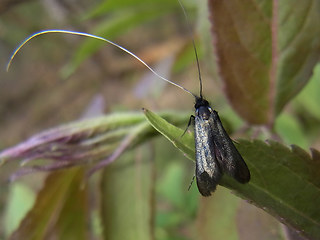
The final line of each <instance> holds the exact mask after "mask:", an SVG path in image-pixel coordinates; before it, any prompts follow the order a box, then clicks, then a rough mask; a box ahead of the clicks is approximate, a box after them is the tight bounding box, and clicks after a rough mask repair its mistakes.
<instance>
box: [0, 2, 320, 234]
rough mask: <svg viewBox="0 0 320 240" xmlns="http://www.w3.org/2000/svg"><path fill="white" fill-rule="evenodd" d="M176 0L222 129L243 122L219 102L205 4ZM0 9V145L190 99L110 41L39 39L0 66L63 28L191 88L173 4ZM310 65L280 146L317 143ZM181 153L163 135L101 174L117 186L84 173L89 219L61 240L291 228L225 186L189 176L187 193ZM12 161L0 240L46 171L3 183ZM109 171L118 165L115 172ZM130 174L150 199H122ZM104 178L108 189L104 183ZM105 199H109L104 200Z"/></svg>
mask: <svg viewBox="0 0 320 240" xmlns="http://www.w3.org/2000/svg"><path fill="white" fill-rule="evenodd" d="M183 3H184V5H185V7H186V11H187V13H188V16H189V23H190V25H191V26H190V27H191V28H192V30H193V31H194V36H195V39H196V45H197V48H198V50H199V53H200V65H201V67H202V77H203V79H204V83H203V84H204V95H205V96H206V97H207V98H208V99H209V100H211V101H214V106H215V107H216V108H217V109H218V110H219V113H220V115H222V116H223V117H224V118H226V119H228V123H229V125H230V126H228V128H229V129H239V127H241V126H243V121H242V120H241V119H240V118H239V117H237V115H236V114H235V113H234V112H233V111H232V109H231V107H230V106H229V104H228V103H227V101H226V99H225V96H224V95H223V92H222V90H221V89H222V84H221V82H220V81H219V80H220V79H219V78H218V77H217V74H216V64H215V61H214V60H215V56H214V54H213V47H212V41H213V40H212V37H211V34H210V28H211V25H210V23H209V19H208V13H207V11H208V10H207V2H206V1H197V2H196V1H191V0H190V1H183ZM0 5H2V6H0V11H1V12H0V13H1V18H0V53H1V55H0V64H1V65H0V66H1V69H0V76H1V77H0V116H1V117H0V124H1V127H0V130H1V131H0V149H4V148H6V147H9V146H12V145H14V144H17V143H18V142H20V141H22V140H24V139H26V138H27V137H29V136H31V135H32V134H34V133H37V132H39V131H41V130H43V129H47V128H49V127H53V126H56V125H59V124H62V123H66V122H69V121H73V120H77V119H81V118H85V117H93V116H97V115H99V114H103V113H109V112H113V111H140V109H141V108H142V107H145V108H148V109H152V111H156V110H168V109H172V110H181V111H186V112H190V115H191V114H192V112H193V101H194V100H193V99H192V98H191V97H190V96H189V95H187V94H185V93H184V92H182V91H181V90H179V89H177V88H175V87H173V86H168V85H166V84H164V83H163V82H162V81H161V80H159V79H157V78H156V77H155V76H153V75H152V74H150V72H148V71H147V69H146V68H145V67H143V66H142V65H141V64H139V63H138V62H137V61H136V60H135V59H133V58H132V57H130V56H128V55H127V54H125V53H123V52H121V51H119V50H118V49H115V48H114V47H112V46H108V45H106V44H105V43H101V42H98V41H94V40H88V39H84V38H82V37H78V36H69V35H62V34H49V35H45V36H41V37H38V38H36V39H34V40H32V41H31V42H30V43H28V45H27V46H26V47H24V48H23V49H22V51H21V52H19V54H18V55H17V56H16V58H15V60H14V62H13V64H12V66H11V69H10V71H9V72H8V73H7V72H5V66H6V64H7V62H8V60H9V58H10V55H11V54H12V52H13V50H14V49H15V47H17V46H18V44H19V42H20V41H22V40H23V39H24V38H26V37H27V36H29V35H30V34H32V33H34V32H37V31H40V30H44V29H68V30H75V31H83V32H88V33H92V34H97V35H99V36H103V37H106V38H107V39H110V40H112V41H115V42H117V43H119V44H120V45H122V46H124V47H125V48H127V49H130V50H131V51H132V52H134V53H135V54H137V55H138V56H139V57H141V58H142V59H143V60H144V61H146V62H147V63H148V64H150V65H151V66H153V67H154V69H156V70H157V72H158V73H159V74H160V75H163V76H165V77H167V78H169V79H171V80H173V81H174V82H176V83H178V84H181V85H182V86H184V87H186V88H187V89H189V90H191V91H192V92H194V93H197V92H198V89H199V83H198V78H197V77H198V75H197V68H196V64H195V57H194V53H193V49H192V43H191V38H190V33H189V32H188V26H187V23H186V21H185V19H184V16H183V13H182V11H181V8H180V6H179V4H178V2H177V1H172V0H165V1H163V0H162V1H160V0H152V1H151V0H125V1H115V0H109V1H90V2H88V1H53V0H48V1H43V2H38V1H25V2H23V1H21V2H17V3H15V4H13V3H12V2H2V3H0ZM316 70H317V72H316V74H315V75H314V76H313V78H312V81H310V83H309V84H308V86H307V87H306V88H305V89H304V90H303V91H302V92H301V93H300V94H299V95H298V97H296V98H295V99H294V101H293V102H292V103H291V104H290V106H289V107H288V108H287V109H286V111H284V112H283V113H282V114H281V115H280V117H279V118H278V119H277V121H276V124H275V129H276V132H277V133H278V134H279V136H280V137H281V138H282V139H283V140H284V142H285V143H287V144H297V145H299V146H301V147H303V148H305V149H308V147H310V146H313V147H315V148H317V149H319V148H320V140H319V139H320V138H319V119H320V115H319V111H318V103H319V100H320V99H319V96H320V94H319V91H320V90H319V89H320V88H319V85H320V84H319V77H317V76H319V74H320V72H319V71H320V68H319V67H318V68H317V69H316ZM186 124H187V122H186ZM239 135H240V136H242V137H245V135H244V136H243V135H241V134H239ZM267 136H268V134H267ZM261 138H264V137H261ZM137 159H138V160H137ZM185 159H186V158H185V157H184V156H183V155H182V154H181V153H180V152H179V151H177V149H175V148H174V147H173V146H172V145H171V144H170V143H169V142H168V141H167V140H166V139H164V138H163V137H158V138H157V139H155V140H154V141H152V142H149V143H146V144H144V145H143V146H141V147H139V148H138V149H136V150H134V151H132V152H129V153H127V154H126V155H125V156H124V157H122V158H121V159H119V161H118V162H117V163H115V164H114V165H112V166H111V167H108V168H109V169H108V170H107V171H106V172H107V173H106V172H104V174H105V175H107V176H108V177H110V175H111V178H112V179H115V178H116V177H117V176H112V174H115V175H117V174H119V175H120V176H118V178H119V180H118V181H117V182H116V183H113V182H111V183H110V182H109V181H107V180H105V181H104V184H102V185H100V184H99V181H98V180H97V179H96V178H93V179H92V180H91V181H92V184H91V185H89V190H87V194H88V196H89V197H88V199H89V200H87V201H88V202H87V203H85V204H86V208H87V209H86V210H87V213H86V214H88V216H89V217H88V216H87V217H88V218H89V219H90V221H85V222H86V224H85V225H83V226H82V227H81V226H80V227H79V228H82V229H85V230H84V231H80V232H81V233H79V235H77V238H76V236H75V235H72V234H71V233H72V230H73V231H76V230H75V229H72V230H70V229H69V230H68V231H70V233H69V234H71V235H68V234H65V235H63V234H61V235H59V236H63V237H62V238H61V239H73V238H74V239H152V238H153V237H154V239H159V240H160V239H161V240H162V239H163V240H164V239H287V238H286V234H288V233H289V235H290V234H293V235H294V233H292V232H291V230H290V229H289V230H288V229H285V228H284V227H283V225H281V224H280V223H279V222H278V221H277V220H275V219H274V218H273V217H271V216H269V215H268V214H266V213H264V212H263V211H262V210H260V209H257V208H255V207H253V206H252V205H250V204H248V203H246V202H245V201H243V200H240V199H239V198H237V197H236V196H234V195H232V194H230V191H229V190H228V189H225V188H223V187H218V189H217V191H216V192H215V193H214V197H213V198H202V197H200V196H199V193H198V191H197V188H196V184H195V183H194V184H193V186H192V187H191V189H190V191H188V190H187V189H188V186H189V183H190V181H191V179H192V176H193V172H194V163H193V162H191V161H185ZM126 161H127V162H129V163H128V164H129V165H130V161H131V163H132V162H136V161H142V162H143V163H146V164H142V167H141V171H142V172H138V173H137V172H133V173H132V172H130V170H128V169H127V170H128V171H129V172H126V171H127V170H126V168H125V167H123V166H122V167H121V163H122V164H123V165H125V164H124V163H125V162H126ZM117 165H120V166H117ZM145 165H146V166H145ZM17 166H18V164H17V163H10V164H6V165H4V166H3V167H2V168H1V171H0V172H1V174H0V181H1V182H0V184H1V187H0V214H1V215H0V216H1V226H2V227H1V228H0V238H1V239H6V238H7V237H8V236H9V235H10V234H11V233H12V231H13V230H14V229H15V228H16V227H17V226H18V223H19V221H20V220H21V218H22V217H23V216H24V214H25V213H26V211H27V210H28V209H29V208H30V207H31V206H32V203H33V202H34V201H35V198H36V193H37V192H38V191H39V189H40V188H41V186H42V184H43V183H42V181H43V179H44V177H45V176H46V174H43V173H37V174H34V175H31V176H27V177H23V178H22V179H21V180H18V181H16V182H14V183H10V184H8V183H7V179H8V178H9V176H10V174H11V173H13V172H14V169H16V168H17ZM117 168H119V169H120V171H113V170H114V169H117ZM135 171H136V170H135ZM108 172H109V174H108ZM132 174H133V175H132ZM149 174H151V175H152V177H151V178H150V175H149ZM145 179H147V180H148V181H149V179H154V180H155V181H154V182H148V181H146V180H145ZM135 181H139V184H149V185H150V186H149V188H150V189H152V191H151V192H153V191H154V192H153V193H154V195H153V194H150V193H146V195H144V194H141V196H145V198H144V199H139V197H140V194H137V195H136V196H135V195H133V196H132V199H131V197H128V195H127V193H126V192H124V190H123V191H122V190H121V189H122V186H126V184H125V183H126V182H127V183H128V182H132V183H134V182H135ZM108 182H109V183H110V184H111V185H112V187H110V186H109V187H108V186H107V184H106V183H108ZM123 182H125V183H123ZM122 184H123V185H122ZM139 184H137V185H139ZM127 187H128V188H130V186H127ZM101 194H105V195H104V197H103V198H102V199H105V198H106V199H107V200H108V201H110V204H111V203H112V204H114V207H109V208H108V207H106V206H105V205H103V204H102V205H103V207H101V204H100V202H99V201H102V200H101V198H100V195H101ZM109 196H114V197H112V198H111V197H110V199H109ZM99 199H100V200H99ZM119 199H120V200H119ZM125 200H126V201H125ZM106 205H107V206H108V204H106ZM145 205H148V207H147V210H146V208H145ZM110 206H113V205H110ZM122 206H127V207H128V208H129V209H122ZM130 206H131V207H130ZM114 209H117V210H118V209H119V211H113V210H114ZM44 211H45V210H44ZM146 211H147V212H146ZM76 214H77V213H76ZM84 215H85V214H84ZM139 216H140V217H139ZM108 217H110V218H108ZM129 226H131V228H130V227H129ZM132 226H134V227H132ZM102 229H105V231H103V230H102ZM106 229H107V230H106ZM67 236H68V237H67ZM71 236H72V237H71ZM13 239H14V238H13ZM30 239H41V237H40V238H37V237H34V238H30Z"/></svg>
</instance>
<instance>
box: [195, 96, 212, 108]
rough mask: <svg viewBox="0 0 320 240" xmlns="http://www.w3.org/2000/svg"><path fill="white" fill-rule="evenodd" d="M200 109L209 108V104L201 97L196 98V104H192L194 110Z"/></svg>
mask: <svg viewBox="0 0 320 240" xmlns="http://www.w3.org/2000/svg"><path fill="white" fill-rule="evenodd" d="M200 107H209V102H208V101H207V100H205V99H204V98H203V97H196V103H195V104H194V108H195V109H199V108H200Z"/></svg>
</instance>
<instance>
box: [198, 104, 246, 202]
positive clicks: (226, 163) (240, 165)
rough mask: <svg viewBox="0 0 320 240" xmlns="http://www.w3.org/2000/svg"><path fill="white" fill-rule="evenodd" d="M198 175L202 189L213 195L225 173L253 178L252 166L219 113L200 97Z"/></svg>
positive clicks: (241, 177) (241, 181) (203, 193)
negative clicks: (227, 129)
mask: <svg viewBox="0 0 320 240" xmlns="http://www.w3.org/2000/svg"><path fill="white" fill-rule="evenodd" d="M195 109H196V111H195V117H194V124H195V145H196V179H197V185H198V189H199V192H200V193H201V194H202V195H203V196H210V195H211V192H213V191H214V190H215V189H216V186H217V184H218V182H219V180H220V178H221V177H222V175H223V173H226V174H228V175H230V176H232V177H233V178H235V179H236V180H237V181H238V182H240V183H247V182H248V181H249V180H250V172H249V169H248V167H247V165H246V163H245V162H244V160H243V158H242V156H241V155H240V153H239V152H238V150H237V149H236V147H235V146H234V144H233V142H232V140H231V139H230V137H229V135H228V134H227V132H226V131H225V130H224V128H223V126H222V123H221V120H220V118H219V116H218V113H217V112H216V111H215V110H213V109H212V108H211V107H210V105H209V103H208V101H206V100H204V99H203V98H197V99H196V104H195Z"/></svg>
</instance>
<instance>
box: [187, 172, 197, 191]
mask: <svg viewBox="0 0 320 240" xmlns="http://www.w3.org/2000/svg"><path fill="white" fill-rule="evenodd" d="M195 177H196V175H193V178H192V180H191V183H190V185H189V187H188V191H189V190H190V188H191V186H192V183H193V182H194V178H195Z"/></svg>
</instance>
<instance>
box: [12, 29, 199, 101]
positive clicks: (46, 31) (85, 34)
mask: <svg viewBox="0 0 320 240" xmlns="http://www.w3.org/2000/svg"><path fill="white" fill-rule="evenodd" d="M47 33H64V34H71V35H78V36H84V37H90V38H93V39H97V40H101V41H104V42H107V43H109V44H111V45H113V46H115V47H117V48H119V49H121V50H122V51H124V52H126V53H128V54H130V55H131V56H132V57H134V58H135V59H137V60H138V61H139V62H140V63H142V64H143V65H144V66H146V67H147V68H148V69H149V70H150V71H151V72H152V73H153V74H154V75H156V76H157V77H158V78H160V79H162V80H164V81H166V82H168V83H170V84H172V85H174V86H176V87H178V88H180V89H182V90H184V91H185V92H187V93H189V94H191V95H192V96H193V97H195V98H196V97H197V96H196V95H195V94H193V93H192V92H190V91H189V90H188V89H186V88H184V87H182V86H180V85H178V84H176V83H174V82H172V81H170V80H169V79H167V78H165V77H162V76H161V75H159V74H158V73H157V72H156V71H154V70H153V69H152V68H151V67H150V66H149V65H148V64H147V63H145V62H144V61H143V60H142V59H141V58H139V57H138V56H136V55H135V54H133V53H132V52H130V51H129V50H127V49H126V48H124V47H122V46H120V45H118V44H116V43H114V42H112V41H110V40H108V39H106V38H103V37H99V36H96V35H93V34H89V33H84V32H76V31H69V30H61V29H49V30H43V31H40V32H36V33H34V34H32V35H31V36H29V37H28V38H26V39H25V40H24V41H23V42H22V43H21V44H20V45H19V46H18V47H17V48H16V50H15V51H14V52H13V54H12V55H11V58H10V60H9V62H8V64H7V71H9V68H10V66H11V63H12V61H13V59H14V57H15V56H16V55H17V53H18V52H19V51H20V49H21V48H22V47H23V46H24V45H25V44H26V43H27V42H29V41H30V40H31V39H33V38H35V37H37V36H40V35H44V34H47Z"/></svg>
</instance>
